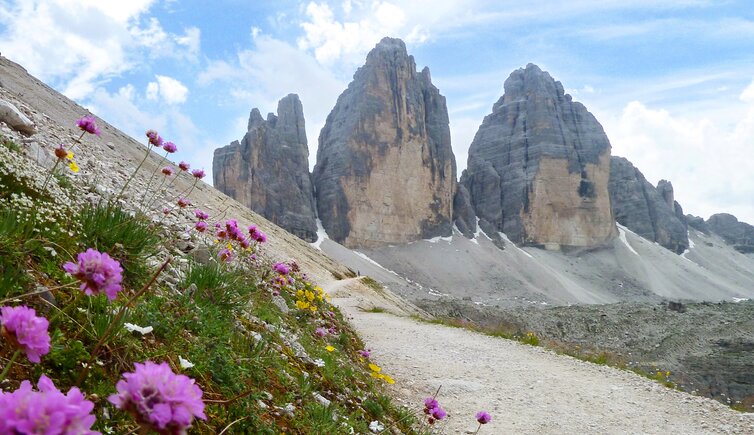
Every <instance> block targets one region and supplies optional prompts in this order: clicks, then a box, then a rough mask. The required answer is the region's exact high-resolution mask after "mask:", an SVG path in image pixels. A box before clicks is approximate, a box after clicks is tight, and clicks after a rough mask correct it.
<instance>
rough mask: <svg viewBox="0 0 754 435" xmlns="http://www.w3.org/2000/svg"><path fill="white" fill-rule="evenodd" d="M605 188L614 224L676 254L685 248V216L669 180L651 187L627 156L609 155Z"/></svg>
mask: <svg viewBox="0 0 754 435" xmlns="http://www.w3.org/2000/svg"><path fill="white" fill-rule="evenodd" d="M609 189H610V199H611V202H612V206H613V213H614V214H615V219H616V220H617V221H618V223H620V224H621V225H623V226H625V227H626V228H628V229H630V230H631V231H633V232H634V233H636V234H638V235H640V236H642V237H644V238H645V239H647V240H650V241H653V242H657V243H659V244H660V245H662V246H664V247H665V248H667V249H670V250H671V251H673V252H675V253H677V254H680V253H682V252H683V251H685V250H686V249H687V248H688V247H689V240H688V228H687V224H686V216H685V215H684V214H683V210H682V209H681V205H680V204H678V202H676V201H675V198H674V194H673V185H672V184H670V182H669V181H666V180H661V181H660V182H659V183H658V184H657V188H655V187H654V186H652V184H651V183H650V182H649V181H647V180H646V178H644V175H643V174H642V173H641V171H639V170H638V169H637V168H636V167H634V165H633V164H631V162H629V161H628V160H627V159H625V158H623V157H612V158H611V168H610V186H609Z"/></svg>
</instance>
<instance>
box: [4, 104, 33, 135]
mask: <svg viewBox="0 0 754 435" xmlns="http://www.w3.org/2000/svg"><path fill="white" fill-rule="evenodd" d="M0 121H2V122H4V123H6V124H8V125H9V126H10V127H11V128H13V129H15V130H16V131H19V132H21V133H24V134H27V135H32V134H34V133H36V132H37V128H36V127H35V126H34V122H32V120H31V119H29V118H28V117H27V116H26V115H24V114H23V113H21V111H20V110H18V108H16V106H14V105H13V104H11V103H9V102H7V101H5V100H0Z"/></svg>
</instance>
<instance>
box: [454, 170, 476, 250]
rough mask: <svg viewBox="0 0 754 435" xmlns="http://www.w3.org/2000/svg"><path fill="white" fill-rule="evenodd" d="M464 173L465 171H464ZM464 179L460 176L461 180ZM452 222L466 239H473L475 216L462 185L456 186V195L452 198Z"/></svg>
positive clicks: (469, 199) (469, 197) (469, 196)
mask: <svg viewBox="0 0 754 435" xmlns="http://www.w3.org/2000/svg"><path fill="white" fill-rule="evenodd" d="M464 173H465V171H464ZM463 179H464V177H463V175H461V180H463ZM453 222H454V223H455V224H456V227H457V228H458V230H459V231H461V233H462V234H463V235H464V236H466V237H467V238H472V237H474V233H475V232H476V215H475V214H474V208H473V207H472V206H471V194H470V193H469V190H468V189H467V188H466V186H464V185H463V184H459V185H458V189H457V190H456V195H455V197H454V198H453Z"/></svg>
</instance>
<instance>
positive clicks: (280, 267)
mask: <svg viewBox="0 0 754 435" xmlns="http://www.w3.org/2000/svg"><path fill="white" fill-rule="evenodd" d="M272 269H273V270H274V271H275V272H277V273H279V274H280V275H288V272H290V269H288V266H287V265H286V264H285V263H275V264H274V265H273V266H272Z"/></svg>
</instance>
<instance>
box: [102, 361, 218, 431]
mask: <svg viewBox="0 0 754 435" xmlns="http://www.w3.org/2000/svg"><path fill="white" fill-rule="evenodd" d="M134 366H135V370H134V371H133V372H132V373H124V374H123V379H122V380H120V381H118V383H117V385H116V389H117V391H118V393H117V394H113V395H112V396H110V397H109V398H108V401H109V402H110V403H112V404H113V405H115V406H116V407H118V408H119V409H123V410H125V411H127V412H129V413H131V414H132V415H133V416H134V418H136V420H137V421H138V422H139V423H140V424H141V425H142V427H143V428H149V429H153V430H157V431H159V432H160V433H185V431H186V429H187V428H189V427H190V426H191V423H192V421H193V420H194V418H195V417H196V418H200V419H202V420H206V419H207V417H206V416H205V415H204V402H202V390H201V388H199V386H197V385H196V384H195V383H194V380H193V379H191V378H189V377H188V376H185V375H177V374H175V373H173V370H171V369H170V366H169V365H168V364H167V363H165V362H163V363H160V364H155V363H153V362H151V361H146V362H145V363H144V364H140V363H136V364H134Z"/></svg>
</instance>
